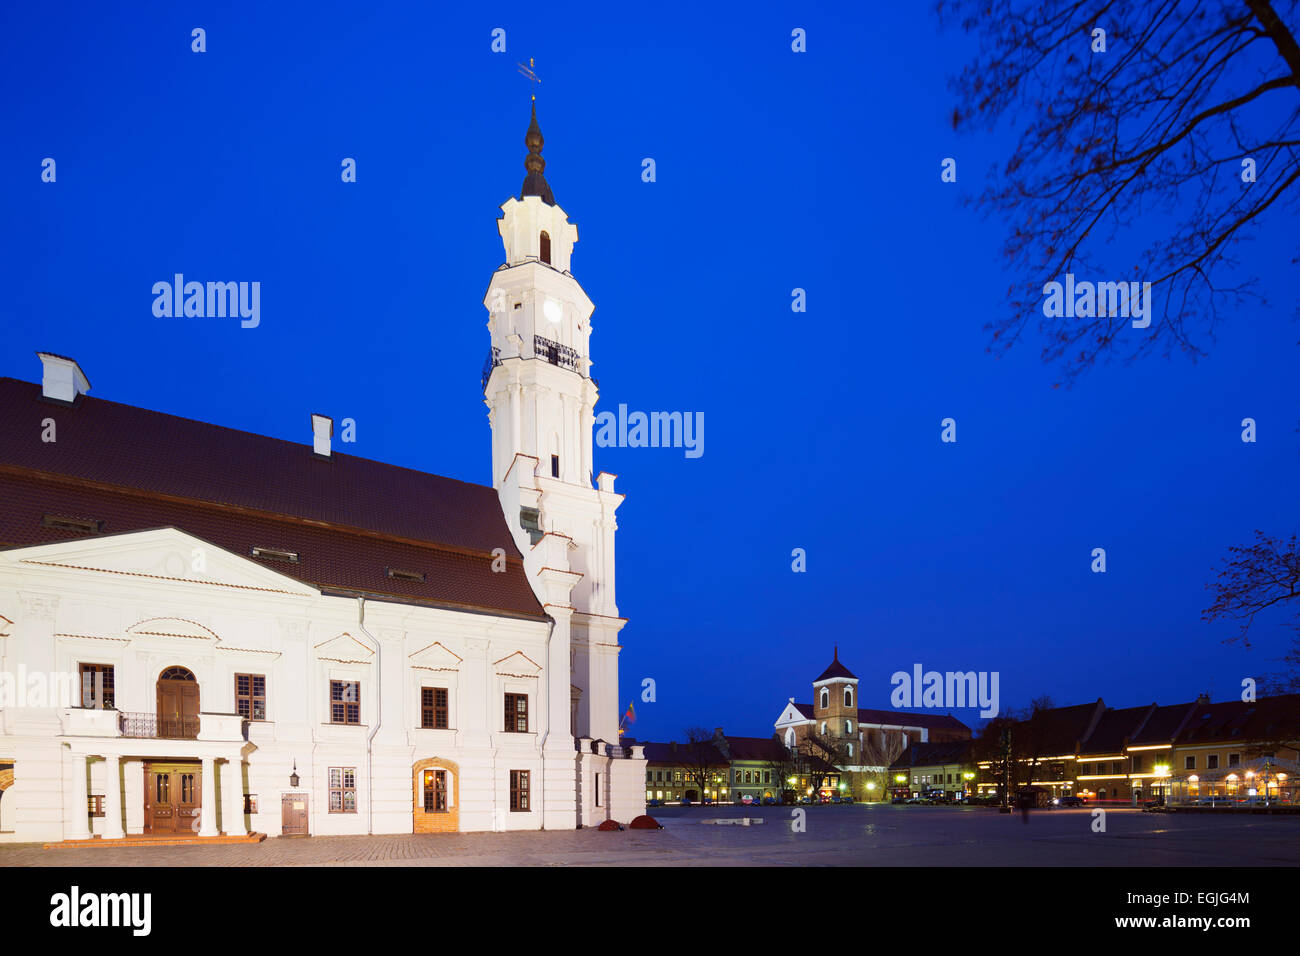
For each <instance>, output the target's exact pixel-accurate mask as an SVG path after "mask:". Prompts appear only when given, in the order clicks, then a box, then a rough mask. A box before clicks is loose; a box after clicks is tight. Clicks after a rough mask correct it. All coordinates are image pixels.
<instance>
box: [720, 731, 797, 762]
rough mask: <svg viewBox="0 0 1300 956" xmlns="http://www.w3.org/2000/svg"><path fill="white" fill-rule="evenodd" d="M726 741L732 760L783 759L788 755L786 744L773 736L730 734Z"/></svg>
mask: <svg viewBox="0 0 1300 956" xmlns="http://www.w3.org/2000/svg"><path fill="white" fill-rule="evenodd" d="M726 741H727V749H728V750H730V751H731V759H732V760H782V759H785V758H786V757H787V751H786V749H785V747H784V745H782V744H781V743H780V742H779V741H777V740H774V739H772V738H771V737H732V736H731V735H730V734H728V735H727V736H726Z"/></svg>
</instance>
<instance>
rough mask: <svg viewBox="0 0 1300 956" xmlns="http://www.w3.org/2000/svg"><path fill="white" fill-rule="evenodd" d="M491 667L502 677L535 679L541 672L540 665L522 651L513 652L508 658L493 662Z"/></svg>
mask: <svg viewBox="0 0 1300 956" xmlns="http://www.w3.org/2000/svg"><path fill="white" fill-rule="evenodd" d="M492 667H493V669H494V670H496V672H497V673H498V674H499V675H501V676H502V677H536V676H538V675H539V674H541V672H542V665H541V664H538V663H537V662H536V661H535V660H533V659H532V658H531V657H529V656H528V655H526V654H525V653H524V652H523V651H515V652H514V653H513V654H511V655H510V656H508V657H503V658H501V660H499V661H493V662H492Z"/></svg>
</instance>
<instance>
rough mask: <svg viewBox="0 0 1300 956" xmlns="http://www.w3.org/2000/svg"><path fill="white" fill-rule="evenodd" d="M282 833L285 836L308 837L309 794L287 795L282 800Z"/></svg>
mask: <svg viewBox="0 0 1300 956" xmlns="http://www.w3.org/2000/svg"><path fill="white" fill-rule="evenodd" d="M280 831H281V834H282V835H283V836H307V835H308V834H307V794H305V793H286V794H285V795H284V796H283V797H281V799H280Z"/></svg>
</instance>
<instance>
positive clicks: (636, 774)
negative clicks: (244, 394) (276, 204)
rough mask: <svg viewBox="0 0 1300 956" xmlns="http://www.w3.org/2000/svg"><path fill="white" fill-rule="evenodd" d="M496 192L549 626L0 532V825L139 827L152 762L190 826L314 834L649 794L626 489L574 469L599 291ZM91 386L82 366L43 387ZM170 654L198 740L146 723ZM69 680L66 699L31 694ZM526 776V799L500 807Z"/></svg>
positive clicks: (322, 448)
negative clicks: (626, 650)
mask: <svg viewBox="0 0 1300 956" xmlns="http://www.w3.org/2000/svg"><path fill="white" fill-rule="evenodd" d="M539 141H540V137H539ZM502 209H503V213H504V215H503V217H502V219H501V220H500V229H501V235H502V238H503V241H504V243H505V249H506V264H505V265H504V266H502V267H501V268H500V269H499V270H497V272H496V273H495V274H494V275H493V277H492V281H491V285H490V287H489V289H488V295H487V299H486V301H485V304H487V305H488V308H489V311H490V314H491V317H490V320H489V323H488V326H489V329H490V331H491V342H492V346H493V347H494V349H496V350H497V351H496V353H495V354H496V355H497V361H498V362H499V364H497V365H496V366H495V367H494V368H492V370H491V377H490V379H489V381H488V383H487V386H486V388H485V399H486V402H487V405H488V408H489V420H490V423H491V431H492V481H493V486H494V487H495V488H496V489H497V492H498V495H499V499H500V502H501V506H502V508H503V510H504V514H505V519H506V522H507V524H508V526H509V527H510V528H511V529H512V531H513V533H514V537H515V542H516V544H517V545H518V547H519V550H520V552H521V553H522V554H523V555H524V570H525V572H526V574H527V577H528V580H529V583H530V585H531V587H532V589H533V591H534V593H535V594H536V595H537V598H538V601H539V602H540V603H541V605H542V607H543V609H544V611H545V613H546V615H547V617H548V620H539V619H529V618H520V617H512V616H508V615H505V614H493V613H483V612H472V611H463V610H451V609H442V608H439V607H433V606H426V605H421V604H419V603H396V602H385V601H379V600H363V599H361V598H356V597H348V596H340V595H339V594H336V593H323V592H322V591H320V590H318V589H316V588H314V587H311V586H309V585H307V584H304V583H303V582H302V581H300V580H297V579H296V578H294V577H291V576H289V575H287V574H282V573H279V572H278V571H277V570H276V569H274V568H273V567H271V566H269V563H268V562H266V561H263V560H259V559H256V558H254V557H252V556H246V555H242V554H235V553H232V552H230V551H226V550H222V549H220V548H217V547H215V546H213V545H212V544H210V543H208V542H206V541H203V540H201V539H199V538H197V537H194V536H192V535H190V534H188V533H186V532H185V531H184V530H178V529H176V528H162V529H154V530H144V531H135V532H127V533H121V534H114V535H102V536H93V535H92V536H88V537H84V538H80V539H76V540H68V541H60V542H58V543H49V544H40V545H34V546H29V547H20V548H13V549H10V550H7V551H0V675H7V678H6V679H7V680H8V685H7V686H6V687H4V688H0V690H3V691H5V692H6V693H5V695H4V696H0V842H32V841H60V840H72V839H82V838H86V837H88V836H90V835H92V834H94V835H96V836H100V837H103V838H107V839H113V838H121V837H122V836H123V835H129V834H137V833H142V832H145V831H146V826H147V825H150V826H152V823H151V821H154V817H153V816H151V815H150V814H149V813H147V811H146V804H147V803H149V799H148V798H149V796H150V795H149V794H146V787H147V785H148V784H147V781H148V780H149V779H150V778H149V777H148V775H147V770H146V764H150V765H153V766H155V767H156V766H158V765H171V764H177V765H184V766H186V767H192V768H195V770H196V772H197V773H196V775H195V776H194V777H193V778H192V779H193V780H195V781H197V783H196V787H197V791H196V793H194V794H193V795H192V797H193V799H192V801H191V802H194V803H197V804H198V805H199V806H200V809H199V810H198V812H197V819H196V821H195V823H194V826H193V827H192V829H193V831H194V832H197V833H198V834H199V835H204V836H216V835H218V834H226V835H243V834H246V833H248V832H250V831H251V832H257V833H265V834H268V835H271V836H276V835H280V834H281V833H282V832H283V821H284V820H285V819H286V817H285V816H284V815H283V814H282V810H285V809H286V808H289V807H299V806H301V807H303V808H304V811H305V813H306V815H307V821H306V822H307V829H308V831H309V832H310V834H312V835H327V834H364V833H409V832H411V831H412V829H416V830H421V829H431V830H462V831H465V830H513V829H572V828H574V827H575V826H591V825H595V824H597V823H600V822H602V821H604V820H607V819H614V820H618V821H621V822H624V823H626V822H628V821H630V820H631V819H632V818H633V817H636V816H638V815H640V814H642V813H644V812H645V791H644V786H643V783H644V779H645V760H644V759H643V758H642V754H641V748H640V747H639V746H638V747H631V748H627V750H626V751H625V750H624V749H623V748H620V747H619V746H618V714H619V709H620V708H619V701H618V696H617V695H618V652H619V644H618V635H619V631H620V630H621V629H622V627H623V625H624V624H625V623H626V622H625V621H624V620H623V619H622V618H620V617H619V615H618V608H617V605H616V603H615V591H614V532H615V529H616V527H617V525H616V523H615V520H614V512H615V510H616V509H617V507H618V505H619V504H620V502H621V501H622V496H621V495H618V494H615V492H614V491H613V476H612V475H607V474H604V473H602V474H600V475H599V477H598V478H597V479H596V483H595V487H593V484H592V479H591V473H592V428H593V425H594V411H593V409H594V406H595V404H596V398H597V391H596V384H595V383H594V382H593V381H592V380H591V378H590V357H589V356H590V353H589V348H588V344H589V339H590V334H591V325H590V317H591V312H592V308H593V307H592V304H591V302H590V300H589V299H588V298H587V297H586V295H585V294H584V293H583V291H582V288H581V287H580V286H579V285H578V283H577V281H576V280H575V279H574V278H573V277H572V276H571V275H569V274H568V272H567V270H568V266H569V261H570V255H571V252H572V247H573V243H574V242H575V241H576V240H577V229H576V227H574V226H573V225H572V224H570V223H569V222H568V220H567V217H566V215H565V213H564V211H563V210H562V209H560V208H559V207H558V206H554V205H548V204H546V203H544V202H543V201H542V200H541V199H540V198H538V197H536V196H526V197H524V198H523V199H511V200H510V201H509V202H507V203H506V204H505V206H503V207H502ZM543 232H545V233H547V236H548V238H549V240H550V259H551V264H546V263H544V262H542V261H539V257H540V256H541V254H542V249H541V246H540V243H541V241H542V239H541V234H542V233H543ZM537 336H541V337H542V338H544V339H546V340H548V341H549V342H551V343H556V344H558V345H562V346H564V348H565V349H571V350H573V351H572V353H568V352H563V351H561V350H559V349H557V348H555V347H553V346H551V345H548V344H547V343H545V342H541V341H539V340H538V339H537V338H536V337H537ZM53 358H58V357H53ZM68 361H70V360H68ZM49 362H50V360H47V370H48V367H49ZM72 366H73V367H74V368H75V367H76V366H75V363H72ZM77 372H78V374H79V372H80V370H79V369H77ZM47 377H48V371H47ZM47 385H48V383H47ZM88 388H89V384H88V383H87V382H85V381H84V376H83V377H82V378H81V379H79V380H77V381H74V382H72V386H71V387H70V389H69V388H65V389H64V391H69V392H70V394H69V395H67V396H56V397H60V398H62V399H63V400H65V401H72V400H75V399H76V398H77V397H78V396H79V395H81V394H83V393H84V392H85V391H86V390H87V389H88ZM47 397H49V392H48V389H47ZM316 418H320V416H314V424H313V428H314V432H315V436H314V443H313V444H314V447H315V448H316V451H317V453H318V454H323V455H328V454H329V434H328V429H327V427H326V424H325V423H327V422H328V419H323V418H320V421H319V422H316V421H315V419H316ZM160 453H161V452H160ZM552 456H554V457H552ZM38 518H39V516H38ZM526 526H527V527H526ZM83 665H93V666H97V667H100V668H111V669H112V675H113V677H112V683H113V685H114V686H113V700H112V701H111V705H112V706H111V707H100V706H96V702H95V701H93V700H92V701H87V700H85V699H83V698H82V697H81V695H80V691H81V688H80V679H81V678H80V676H79V675H80V672H81V670H82V667H83ZM177 668H179V669H183V670H182V671H180V672H179V673H188V674H189V675H192V678H193V683H194V684H195V685H196V686H197V694H198V705H197V713H198V717H197V726H196V728H195V730H196V733H188V734H179V735H178V734H174V733H173V734H167V733H163V732H161V730H160V728H162V726H163V720H164V717H163V715H162V713H161V711H162V710H163V709H164V708H163V705H162V704H161V703H160V702H161V701H162V700H163V693H164V690H163V684H162V683H160V680H161V679H162V678H163V677H164V675H166V674H175V673H178V672H177V671H175V670H174V669H177ZM237 675H245V676H246V677H259V678H262V684H261V685H260V686H263V687H264V689H265V693H264V706H265V715H264V719H249V718H248V717H246V716H244V715H241V714H240V713H239V712H238V709H239V706H240V702H239V701H237V700H236V688H237V685H236V681H237ZM182 679H184V678H182ZM60 682H62V687H61V688H60V686H59V685H60ZM332 682H341V683H339V684H338V685H334V684H333V683H332ZM336 686H337V687H347V688H350V687H354V686H355V687H357V688H359V694H358V695H357V698H356V699H355V701H354V702H355V704H356V706H357V710H358V713H357V715H356V719H355V721H353V720H350V719H349V720H344V721H339V720H336V719H334V717H335V716H337V715H336V714H335V713H334V712H333V710H332V707H331V704H332V703H333V702H334V701H333V700H332V694H334V693H336V691H335V690H333V689H332V688H334V687H336ZM426 688H427V689H430V690H433V689H437V690H440V691H445V692H446V713H447V721H446V722H447V727H446V728H445V729H427V728H425V727H424V726H422V724H423V710H422V703H423V702H424V695H423V692H424V690H425V689H426ZM60 689H62V690H63V692H64V696H65V698H67V699H62V700H54V699H48V698H46V699H42V698H41V697H40V696H39V694H40V692H41V691H44V692H45V693H46V694H47V695H48V694H51V693H53V694H57V693H58V692H59V690H60ZM346 693H347V694H348V695H351V694H352V691H351V690H348V691H346ZM508 694H509V695H521V696H522V697H523V698H524V699H525V700H526V710H527V713H528V718H527V729H526V731H520V730H519V727H518V724H516V726H515V727H513V728H507V726H506V713H507V710H506V707H505V698H506V695H508ZM350 702H351V701H350ZM98 703H101V704H102V703H104V701H102V700H100V701H99V702H98ZM243 706H244V708H245V710H246V711H247V708H248V702H247V701H244V702H243ZM7 766H11V769H6V767H7ZM430 768H436V769H437V771H439V772H440V774H441V775H443V776H440V777H439V780H440V781H445V798H444V804H445V805H444V806H442V807H441V808H439V810H438V812H434V813H427V812H424V808H423V806H422V804H421V800H422V793H421V787H422V783H421V781H422V779H423V777H422V775H423V774H424V773H425V771H427V770H430ZM295 772H296V774H297V776H298V778H299V779H298V785H297V786H296V787H293V786H291V784H290V776H291V774H294V773H295ZM520 772H526V773H527V775H528V777H527V783H528V786H527V809H520V808H517V807H516V808H512V802H513V803H514V804H518V803H520V802H522V801H520V800H519V793H518V790H519V782H520V780H521V779H522V778H520V777H519V776H518V775H519V773H520ZM349 782H350V783H351V784H352V786H351V787H349V786H347V784H348V783H349ZM187 785H188V784H187ZM440 785H441V783H440ZM349 793H350V796H348V794H349ZM286 798H288V799H286ZM169 799H171V797H169ZM92 806H94V807H99V808H102V816H100V815H95V816H92V815H90V811H89V808H90V807H92Z"/></svg>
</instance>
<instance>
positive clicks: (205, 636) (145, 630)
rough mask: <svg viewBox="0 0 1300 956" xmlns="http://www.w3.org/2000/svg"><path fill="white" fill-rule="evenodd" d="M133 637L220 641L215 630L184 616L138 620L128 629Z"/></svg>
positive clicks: (128, 632) (214, 642) (127, 631)
mask: <svg viewBox="0 0 1300 956" xmlns="http://www.w3.org/2000/svg"><path fill="white" fill-rule="evenodd" d="M126 633H127V634H128V635H130V636H132V637H172V638H181V639H184V640H189V641H210V642H211V643H213V644H216V643H219V642H220V641H221V638H219V637H217V634H216V632H215V631H213V630H211V629H210V628H206V627H204V626H203V625H202V624H200V623H198V622H197V621H191V620H188V619H186V618H183V617H151V618H146V619H145V620H143V621H137V622H136V623H135V624H132V625H131V626H130V627H128V628H127V629H126Z"/></svg>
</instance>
